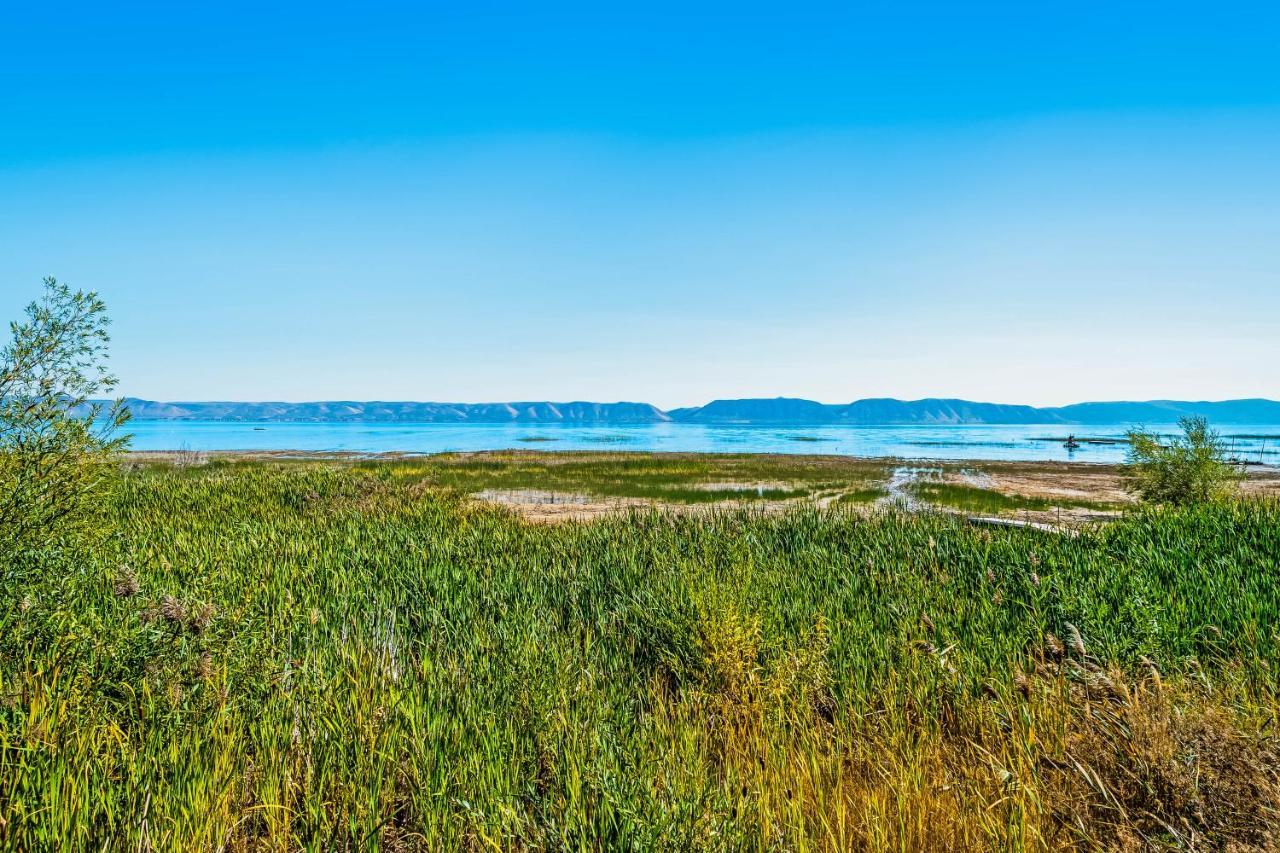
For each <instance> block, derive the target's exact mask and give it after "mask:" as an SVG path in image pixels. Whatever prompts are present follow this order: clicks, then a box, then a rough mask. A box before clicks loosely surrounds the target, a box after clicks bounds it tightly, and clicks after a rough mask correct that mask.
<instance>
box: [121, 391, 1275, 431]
mask: <svg viewBox="0 0 1280 853" xmlns="http://www.w3.org/2000/svg"><path fill="white" fill-rule="evenodd" d="M128 404H129V408H130V409H131V410H132V411H133V416H134V417H135V418H137V419H138V420H188V421H190V420H213V421H329V422H333V421H336V422H344V421H351V422H378V423H571V424H650V423H664V422H676V423H694V424H726V425H727V424H774V425H784V424H796V425H819V424H859V425H875V424H885V425H889V424H1076V425H1082V426H1083V425H1089V424H1114V423H1120V424H1165V423H1172V422H1174V421H1176V420H1177V419H1178V418H1179V417H1182V416H1184V415H1203V416H1205V417H1207V418H1208V419H1209V420H1210V422H1220V423H1235V424H1280V402H1276V401H1274V400H1263V399H1252V400H1225V401H1222V402H1182V401H1177V400H1150V401H1147V402H1112V403H1075V404H1073V405H1070V406H1058V407H1051V408H1036V407H1034V406H1017V405H1004V404H1000V403H975V402H972V401H970V400H954V399H942V398H929V399H924V400H895V399H892V398H875V399H867V400H857V401H855V402H852V403H843V404H829V403H815V402H814V401H812V400H800V399H796V398H793V397H775V398H771V399H746V400H714V401H712V402H710V403H707V404H706V405H705V406H692V407H688V408H681V409H672V410H671V411H669V412H664V411H662V410H661V409H659V408H658V407H657V406H652V405H649V404H648V403H589V402H581V401H579V402H572V403H548V402H521V403H414V402H357V401H352V400H331V401H322V402H314V403H271V402H266V403H234V402H188V403H158V402H154V401H151V400H139V399H132V398H131V399H129V400H128Z"/></svg>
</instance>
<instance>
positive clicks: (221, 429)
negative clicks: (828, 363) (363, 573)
mask: <svg viewBox="0 0 1280 853" xmlns="http://www.w3.org/2000/svg"><path fill="white" fill-rule="evenodd" d="M1129 427H1130V425H1129V424H1109V425H1105V426H1089V427H1081V426H1074V427H1064V426H1063V425H1061V424H1046V425H1043V426H1037V425H1024V424H1019V425H1016V426H1014V425H1009V426H1004V425H1001V426H807V427H806V426H785V427H776V426H707V425H702V424H671V423H667V424H637V425H634V426H570V425H556V424H545V425H542V424H390V423H257V424H255V423H248V422H245V423H233V422H226V421H134V422H132V423H130V424H129V430H130V431H131V432H132V433H133V443H132V447H133V449H134V450H307V451H315V450H345V451H355V452H360V453H377V452H383V451H407V452H416V453H441V452H445V451H462V450H504V449H510V448H522V449H526V450H639V451H697V452H715V453H825V454H840V455H846V456H898V457H905V458H912V459H1011V460H1062V461H1067V460H1072V461H1076V462H1118V461H1121V460H1123V459H1124V452H1125V447H1124V446H1123V445H1114V444H1110V445H1109V444H1084V445H1082V446H1081V447H1080V448H1079V449H1078V450H1074V451H1071V450H1067V449H1066V448H1064V447H1063V445H1062V441H1061V438H1062V437H1064V436H1066V435H1067V434H1068V432H1074V433H1075V435H1076V437H1077V438H1112V439H1116V438H1123V437H1124V433H1125V430H1127V429H1128V428H1129ZM1147 428H1148V429H1153V430H1156V431H1159V432H1173V431H1174V430H1175V429H1176V427H1175V426H1174V425H1172V424H1148V425H1147ZM1214 428H1215V429H1217V430H1218V431H1219V432H1220V433H1221V434H1222V435H1223V437H1224V439H1225V440H1226V441H1227V443H1228V445H1229V446H1231V447H1232V448H1233V452H1234V454H1235V455H1237V456H1240V457H1242V458H1246V459H1254V460H1257V459H1261V460H1262V461H1265V462H1267V463H1268V464H1271V465H1276V464H1280V424H1276V425H1268V426H1258V425H1256V424H1253V425H1248V426H1243V425H1232V424H1214ZM1045 439H1058V440H1045Z"/></svg>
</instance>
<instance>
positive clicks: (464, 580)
mask: <svg viewBox="0 0 1280 853" xmlns="http://www.w3.org/2000/svg"><path fill="white" fill-rule="evenodd" d="M419 473H420V472H419ZM468 476H469V475H467V474H465V473H460V474H459V475H458V482H457V483H455V484H451V485H456V486H457V487H458V488H461V489H462V490H464V491H469V490H470V485H469V483H468V480H467V477H468ZM815 476H816V475H815ZM541 487H544V488H545V487H546V486H545V484H543V485H542V486H541ZM115 512H116V515H117V521H118V528H119V534H118V539H117V541H116V543H115V546H114V547H115V551H116V553H115V555H114V556H113V557H112V558H111V559H110V560H108V561H107V562H106V563H105V565H97V564H93V563H88V564H85V565H84V566H83V568H82V570H81V571H79V572H74V573H68V574H61V575H57V576H49V575H45V574H40V573H39V572H38V571H37V568H38V567H34V566H17V567H15V568H14V570H13V571H12V572H11V573H10V575H9V578H10V581H11V582H10V583H7V584H6V586H5V589H4V595H5V596H7V601H6V602H5V604H6V605H7V606H6V607H4V610H3V615H2V616H0V643H2V645H0V651H2V652H3V654H2V655H0V760H2V761H3V773H0V841H2V842H3V844H4V845H5V846H6V847H8V848H10V849H24V850H44V849H101V848H102V847H103V846H104V842H107V841H110V842H113V848H114V849H128V850H135V849H156V850H164V849H217V848H225V849H232V850H241V849H244V850H248V849H255V850H256V849H272V850H291V849H297V848H300V847H308V848H312V849H324V848H327V849H379V848H381V849H430V850H435V849H494V848H497V849H518V848H535V849H546V848H552V849H562V848H575V849H581V848H598V847H621V846H627V847H633V848H638V849H679V850H685V849H727V850H738V849H764V848H769V849H774V848H784V849H831V850H835V849H840V850H844V849H858V848H870V849H937V850H944V849H945V850H954V849H974V848H1000V849H1008V848H1064V847H1081V846H1082V847H1091V846H1098V847H1108V848H1115V847H1140V846H1146V845H1152V844H1156V845H1162V844H1171V845H1183V846H1206V845H1209V846H1225V845H1227V844H1228V843H1232V844H1236V845H1238V846H1240V847H1242V848H1247V847H1255V848H1265V847H1267V846H1268V845H1271V844H1274V843H1275V840H1276V838H1277V836H1276V835H1275V834H1274V833H1275V832H1276V829H1277V817H1276V815H1277V808H1280V798H1278V795H1277V790H1278V788H1277V779H1276V767H1277V764H1278V761H1277V759H1278V758H1280V756H1278V752H1277V744H1276V740H1275V737H1276V736H1275V723H1276V712H1277V702H1276V696H1277V690H1276V688H1277V681H1276V672H1275V669H1274V666H1275V664H1276V660H1277V659H1276V652H1277V643H1280V637H1277V634H1276V629H1275V626H1276V625H1277V624H1278V623H1280V584H1277V573H1278V570H1277V555H1280V504H1276V503H1274V502H1271V503H1265V502H1249V503H1238V504H1230V505H1223V506H1214V507H1205V508H1200V509H1194V510H1187V511H1182V512H1176V513H1174V512H1148V513H1138V514H1134V515H1133V516H1131V517H1129V518H1127V519H1126V520H1124V521H1122V522H1120V523H1118V524H1115V525H1113V526H1111V527H1108V528H1106V529H1103V530H1100V531H1096V532H1087V533H1085V534H1083V535H1081V536H1079V537H1074V538H1067V537H1058V536H1052V535H1044V534H1038V533H1034V532H1027V531H991V530H978V529H973V528H970V527H966V526H965V525H964V524H963V523H962V522H961V521H959V520H957V519H955V518H951V517H946V516H940V515H922V516H903V515H897V514H886V515H878V516H875V517H872V518H863V517H860V516H859V515H858V514H856V513H853V512H843V511H839V510H835V511H830V512H820V511H817V510H814V509H812V508H797V509H796V510H794V511H791V512H787V513H782V514H776V515H762V514H758V513H751V512H748V511H737V512H732V513H710V514H699V515H696V516H688V515H685V516H676V515H665V514H658V513H646V514H634V515H631V516H627V517H619V518H614V519H608V520H604V521H600V522H596V523H593V524H589V525H588V524H566V525H560V526H555V527H534V526H529V525H525V524H522V523H520V522H519V521H518V520H517V519H515V518H514V517H513V516H511V515H509V514H507V513H506V512H504V511H502V510H500V509H495V508H491V507H485V506H482V505H479V504H476V503H473V502H469V501H467V500H465V499H464V498H463V497H462V496H461V494H460V493H459V492H457V491H454V490H448V489H446V490H442V489H441V488H439V486H438V485H437V484H436V483H434V482H433V481H432V480H431V479H430V478H425V477H423V476H418V475H414V474H413V468H412V463H404V464H400V465H370V466H366V467H362V468H356V469H352V468H343V467H339V466H323V465H290V466H267V465H240V466H222V467H219V466H210V467H208V468H204V469H197V470H193V471H185V472H184V471H173V470H163V469H162V470H154V471H148V470H144V471H137V472H134V473H133V474H131V475H130V476H129V478H128V479H127V480H126V481H125V483H124V484H123V486H122V488H121V489H120V492H119V495H118V497H117V500H116V509H115ZM23 572H25V574H24V573H23Z"/></svg>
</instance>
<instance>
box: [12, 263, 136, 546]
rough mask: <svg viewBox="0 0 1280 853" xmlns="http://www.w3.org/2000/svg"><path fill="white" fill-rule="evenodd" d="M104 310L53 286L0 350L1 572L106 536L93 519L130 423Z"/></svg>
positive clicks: (94, 299)
mask: <svg viewBox="0 0 1280 853" xmlns="http://www.w3.org/2000/svg"><path fill="white" fill-rule="evenodd" d="M107 323H108V320H107V314H106V306H105V305H104V304H103V302H102V300H101V299H99V298H98V295H97V294H96V293H85V292H83V291H78V290H77V291H72V290H71V289H70V288H69V287H67V285H65V284H61V283H59V282H58V281H57V280H55V279H53V278H47V279H45V281H44V295H43V296H42V297H41V298H40V299H39V300H37V301H35V302H32V303H31V304H30V305H29V306H27V310H26V319H25V321H14V322H13V323H11V324H10V326H9V328H10V331H11V334H12V340H11V341H10V342H9V344H8V345H7V346H5V347H4V349H3V350H0V568H4V569H6V570H7V571H9V572H11V571H13V569H14V567H15V566H17V565H18V563H19V562H30V560H29V559H28V558H34V557H37V556H40V555H48V554H58V553H61V554H68V553H74V552H75V550H76V547H75V546H77V545H82V544H84V542H85V541H86V539H87V538H92V537H93V536H94V535H95V534H97V533H100V532H101V531H102V530H103V529H104V525H103V524H102V523H101V521H100V518H99V515H100V514H99V513H98V512H96V510H97V509H98V507H99V506H100V504H101V502H100V500H99V498H100V495H101V492H102V487H103V486H104V482H105V480H106V479H107V478H108V477H109V475H110V473H111V471H112V465H111V457H112V456H113V454H114V453H115V452H116V451H117V450H119V449H121V448H122V447H123V446H124V444H125V441H126V440H127V439H126V438H125V437H121V436H119V435H118V434H117V430H118V429H119V427H120V426H121V425H123V424H124V422H125V421H126V420H127V419H128V417H129V415H128V410H127V409H125V408H124V406H123V405H122V404H121V402H120V401H117V402H116V403H115V404H114V405H110V406H105V405H103V404H102V403H99V402H95V401H94V397H96V396H98V395H100V394H103V393H106V392H108V391H110V390H111V389H112V388H113V387H114V385H115V378H114V377H112V376H111V375H110V374H109V373H107V371H106V369H105V366H104V365H105V360H106V355H107V344H108V341H109V338H108V336H107Z"/></svg>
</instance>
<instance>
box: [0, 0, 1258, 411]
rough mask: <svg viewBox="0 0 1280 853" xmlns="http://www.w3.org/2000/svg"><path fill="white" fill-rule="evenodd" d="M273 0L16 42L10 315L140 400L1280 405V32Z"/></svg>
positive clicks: (62, 16)
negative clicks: (72, 300)
mask: <svg viewBox="0 0 1280 853" xmlns="http://www.w3.org/2000/svg"><path fill="white" fill-rule="evenodd" d="M74 5H75V4H73V6H74ZM242 11H243V10H239V9H238V8H237V4H234V3H233V4H229V6H228V7H227V8H222V7H219V8H218V9H205V10H199V9H186V8H177V7H172V8H171V7H167V6H152V5H146V4H142V5H139V4H125V5H123V6H120V7H113V8H111V9H108V8H105V7H99V6H94V5H90V4H84V5H83V6H82V7H79V8H77V9H74V10H72V9H68V8H62V7H60V8H58V9H52V8H49V9H44V8H37V7H24V8H22V9H15V10H13V11H12V12H11V13H10V21H9V22H8V24H7V26H6V32H5V33H4V34H3V35H0V44H3V46H4V47H5V49H4V50H2V51H0V74H3V76H4V79H6V80H8V81H9V82H10V85H9V86H8V87H6V89H7V91H6V92H5V93H4V94H3V95H0V99H2V100H0V103H3V105H4V107H5V109H4V110H3V111H0V126H3V128H4V130H5V133H3V134H0V283H2V284H0V312H2V314H3V318H4V319H9V318H14V317H17V316H18V314H19V312H20V311H21V309H22V307H23V306H24V305H25V304H26V303H27V302H28V301H30V300H31V299H33V298H34V297H35V296H37V295H38V292H39V286H40V278H41V277H42V276H45V275H55V276H57V277H58V278H60V279H62V280H65V281H68V282H70V283H71V284H72V285H73V286H76V287H80V288H85V289H94V290H97V291H99V292H100V293H101V294H102V295H103V297H104V298H105V299H106V300H107V303H108V306H109V308H110V311H111V315H112V318H113V321H114V325H113V335H114V342H113V361H112V365H113V368H114V369H115V371H116V372H117V373H118V374H119V376H120V379H121V385H120V392H121V393H123V394H128V395H130V396H136V397H139V398H144V399H150V400H167V401H172V400H187V401H198V400H280V401H317V400H342V399H347V400H414V401H465V402H480V401H506V400H516V399H520V400H557V401H561V400H565V401H568V400H594V401H614V400H634V401H643V402H651V403H653V404H655V405H657V406H659V407H661V408H663V409H670V408H676V407H680V406H689V405H698V404H701V403H705V402H707V401H709V400H711V399H714V398H747V397H773V396H778V395H784V396H788V397H799V398H805V399H811V400H818V401H822V402H835V403H839V402H848V401H851V400H855V399H860V398H869V397H895V398H899V399H908V400H910V399H921V398H927V397H946V398H959V399H966V400H975V401H983V402H1004V403H1016V404H1027V405H1038V406H1039V405H1064V404H1068V403H1073V402H1080V401H1092V400H1156V399H1178V400H1228V399H1240V398H1254V397H1263V398H1276V397H1280V383H1278V382H1277V378H1276V370H1275V365H1276V364H1277V363H1278V362H1280V257H1278V256H1277V252H1276V245H1277V243H1276V235H1277V234H1280V158H1277V157H1276V153H1275V152H1276V150H1277V145H1278V144H1280V63H1278V62H1277V61H1276V59H1275V54H1274V45H1275V43H1276V37H1277V35H1280V12H1277V11H1276V10H1275V9H1273V8H1272V7H1267V6H1262V5H1258V6H1255V7H1251V8H1250V10H1249V14H1241V15H1225V14H1224V15H1216V16H1212V17H1210V18H1206V17H1204V16H1202V15H1200V14H1199V13H1198V12H1197V11H1196V10H1195V9H1194V8H1191V7H1180V6H1177V5H1174V6H1169V5H1167V4H1166V5H1161V6H1159V7H1154V6H1153V7H1147V6H1145V5H1143V4H1137V5H1135V6H1126V7H1124V8H1108V9H1107V10H1106V11H1105V15H1103V14H1099V15H1098V16H1091V15H1088V14H1086V13H1085V12H1084V10H1082V9H1081V8H1079V7H1070V8H1068V7H1061V8H1058V7H1051V6H1039V7H1028V6H1026V5H1025V4H1011V3H1010V4H966V5H965V6H964V7H963V8H961V7H956V6H953V5H950V4H908V5H901V6H898V5H895V6H893V7H882V6H877V5H865V4H864V5H862V6H860V7H858V8H852V7H847V6H842V7H839V8H836V7H833V6H828V5H824V4H809V5H806V6H801V7H788V8H787V10H786V11H785V12H783V11H777V12H775V13H770V12H768V11H765V10H761V9H758V8H751V7H746V8H744V7H741V6H738V5H735V6H729V5H724V6H715V5H708V6H705V7H701V8H700V9H699V10H697V11H696V12H694V11H691V10H688V9H687V8H686V7H683V6H681V7H677V6H675V5H670V6H664V5H662V4H659V5H656V6H652V7H647V8H646V11H645V13H644V14H643V15H640V14H635V13H631V12H627V11H625V10H614V9H600V8H594V7H590V6H587V5H585V4H582V5H579V4H558V5H553V6H542V7H539V8H538V10H537V11H532V10H524V9H521V8H518V7H507V6H503V5H501V4H497V5H483V6H479V7H474V8H470V7H469V8H467V9H462V8H452V9H451V8H445V7H438V6H435V5H432V6H428V7H419V6H417V5H412V4H380V5H377V6H370V7H362V9H361V11H360V13H359V14H351V13H349V12H348V11H344V10H343V9H342V7H340V6H337V5H330V4H324V3H320V4H306V5H302V4H296V5H295V4H288V3H286V4H280V5H272V6H271V7H269V8H261V9H259V8H256V7H255V10H254V13H253V14H252V15H247V14H241V13H240V12H242Z"/></svg>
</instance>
